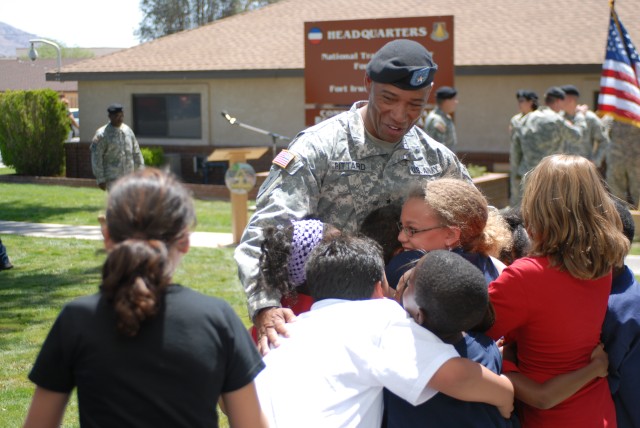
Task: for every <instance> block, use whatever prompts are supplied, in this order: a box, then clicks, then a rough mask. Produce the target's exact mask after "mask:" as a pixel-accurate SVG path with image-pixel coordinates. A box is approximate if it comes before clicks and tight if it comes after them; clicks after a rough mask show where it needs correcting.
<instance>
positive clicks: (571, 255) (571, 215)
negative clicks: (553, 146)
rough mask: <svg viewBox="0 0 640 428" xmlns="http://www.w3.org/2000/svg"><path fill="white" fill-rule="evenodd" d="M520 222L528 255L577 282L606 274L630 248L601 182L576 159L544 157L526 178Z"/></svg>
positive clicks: (583, 161) (590, 166)
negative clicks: (527, 238) (542, 258)
mask: <svg viewBox="0 0 640 428" xmlns="http://www.w3.org/2000/svg"><path fill="white" fill-rule="evenodd" d="M522 218H523V220H524V224H525V227H526V229H527V231H528V233H529V235H530V236H531V255H535V256H547V257H548V258H549V261H550V263H551V265H552V266H554V267H557V268H559V269H560V270H563V271H567V272H569V273H570V274H571V275H572V276H574V277H576V278H580V279H595V278H599V277H602V276H604V275H606V274H607V273H608V272H609V271H610V270H611V269H612V268H613V266H617V265H620V264H622V262H623V259H624V256H625V254H626V253H627V251H628V249H629V241H628V240H627V239H626V238H625V236H624V235H623V234H622V222H621V221H620V216H619V215H618V213H617V211H616V208H615V206H614V204H613V202H612V200H611V197H610V196H609V194H608V192H607V190H606V188H605V186H604V183H603V181H602V178H601V177H600V175H599V173H598V171H597V169H596V167H595V165H594V164H593V163H591V162H590V161H588V160H587V159H585V158H583V157H580V156H571V155H553V156H547V157H546V158H544V159H542V161H541V162H540V163H539V164H538V166H536V167H535V168H534V169H533V170H532V171H531V172H530V173H529V174H528V175H527V176H526V177H525V190H524V195H523V198H522Z"/></svg>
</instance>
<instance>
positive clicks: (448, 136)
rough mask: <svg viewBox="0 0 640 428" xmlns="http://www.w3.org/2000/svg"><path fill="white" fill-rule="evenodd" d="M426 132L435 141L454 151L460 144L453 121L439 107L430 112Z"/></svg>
mask: <svg viewBox="0 0 640 428" xmlns="http://www.w3.org/2000/svg"><path fill="white" fill-rule="evenodd" d="M424 131H425V132H426V133H427V134H428V135H429V136H430V137H431V138H433V139H434V140H436V141H437V142H439V143H442V144H444V145H445V146H447V147H448V148H449V149H451V150H453V148H454V147H455V145H456V144H457V142H458V139H457V138H456V127H455V125H454V124H453V119H451V116H449V115H448V114H447V113H445V112H443V111H442V110H440V108H439V107H436V108H434V109H433V110H431V112H429V115H428V116H427V119H426V120H425V124H424Z"/></svg>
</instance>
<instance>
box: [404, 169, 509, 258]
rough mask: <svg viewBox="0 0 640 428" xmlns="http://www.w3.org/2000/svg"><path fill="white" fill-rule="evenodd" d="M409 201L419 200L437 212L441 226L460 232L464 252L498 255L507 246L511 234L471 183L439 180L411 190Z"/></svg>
mask: <svg viewBox="0 0 640 428" xmlns="http://www.w3.org/2000/svg"><path fill="white" fill-rule="evenodd" d="M409 198H422V199H423V200H424V202H425V203H426V204H427V205H428V206H429V207H430V208H431V209H432V210H433V211H434V212H435V213H436V215H437V216H438V218H439V220H440V222H441V224H444V225H446V226H454V227H457V228H458V229H460V247H462V249H463V250H464V251H467V252H473V253H479V254H482V255H485V256H487V255H491V256H498V255H499V254H500V251H501V250H502V249H503V248H505V247H509V246H510V242H511V234H510V232H509V229H508V227H507V224H506V223H505V222H504V220H503V219H502V217H501V216H500V214H499V212H498V211H497V210H496V209H494V208H490V207H489V205H488V203H487V199H486V198H485V197H484V195H483V194H482V192H480V190H478V188H477V187H475V186H474V185H473V184H471V183H469V182H467V181H464V180H460V179H456V178H440V179H437V180H432V181H427V182H426V183H424V184H421V185H420V186H416V187H413V188H412V189H411V190H410V192H409Z"/></svg>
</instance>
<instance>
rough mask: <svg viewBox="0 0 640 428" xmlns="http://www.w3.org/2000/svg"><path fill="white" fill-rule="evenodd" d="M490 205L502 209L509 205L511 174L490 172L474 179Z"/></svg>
mask: <svg viewBox="0 0 640 428" xmlns="http://www.w3.org/2000/svg"><path fill="white" fill-rule="evenodd" d="M473 182H474V184H475V185H476V187H477V188H478V189H480V191H482V193H483V194H484V195H485V196H486V197H487V200H488V201H489V204H490V205H493V206H494V207H496V208H498V209H500V208H504V207H506V206H507V205H509V174H506V173H497V172H490V173H487V174H484V175H483V176H480V177H477V178H474V179H473Z"/></svg>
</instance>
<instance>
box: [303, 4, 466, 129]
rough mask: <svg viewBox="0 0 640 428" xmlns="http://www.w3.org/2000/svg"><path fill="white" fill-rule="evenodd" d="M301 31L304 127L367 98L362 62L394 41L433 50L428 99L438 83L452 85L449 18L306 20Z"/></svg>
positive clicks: (451, 37)
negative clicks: (434, 69) (435, 68)
mask: <svg viewBox="0 0 640 428" xmlns="http://www.w3.org/2000/svg"><path fill="white" fill-rule="evenodd" d="M304 30H305V31H304V34H305V69H304V78H305V103H306V107H307V110H308V111H307V113H306V121H307V125H313V124H314V123H317V122H318V121H321V120H324V119H326V118H327V117H330V115H329V114H330V113H334V114H335V113H336V112H340V111H344V110H346V109H348V108H349V107H350V106H351V104H353V103H354V102H356V101H358V100H364V99H367V93H366V89H365V86H364V76H365V72H366V67H367V64H368V63H369V60H370V59H371V56H373V54H374V53H375V52H376V51H377V50H378V49H380V48H381V47H382V46H383V45H384V44H386V43H387V42H390V41H392V40H394V39H410V40H415V41H416V42H418V43H421V44H422V45H423V46H425V47H426V48H427V49H428V50H429V51H430V52H431V53H432V54H433V59H434V61H435V62H436V64H438V72H437V73H436V77H435V82H434V91H432V93H431V96H430V98H429V103H432V102H433V99H434V94H435V89H437V88H438V87H439V86H453V71H454V70H453V16H429V17H411V18H389V19H363V20H353V21H320V22H305V24H304ZM331 115H332V114H331Z"/></svg>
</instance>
